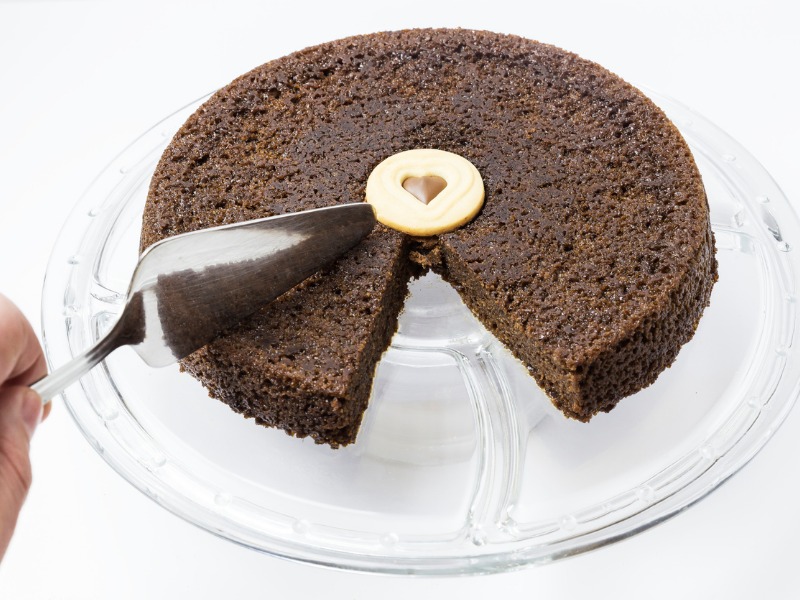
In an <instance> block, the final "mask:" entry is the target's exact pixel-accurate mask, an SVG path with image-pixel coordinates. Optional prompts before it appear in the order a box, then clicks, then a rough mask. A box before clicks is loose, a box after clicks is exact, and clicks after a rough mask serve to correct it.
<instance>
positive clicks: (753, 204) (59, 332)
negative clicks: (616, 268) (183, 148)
mask: <svg viewBox="0 0 800 600" xmlns="http://www.w3.org/2000/svg"><path fill="white" fill-rule="evenodd" d="M650 95H651V97H653V98H654V100H655V101H656V103H657V104H659V105H660V106H661V107H662V108H664V110H665V111H666V112H667V114H668V115H669V116H670V118H672V120H673V121H674V122H675V123H676V125H677V126H678V127H679V129H680V130H681V132H682V133H683V135H684V136H685V138H686V139H687V141H688V142H689V145H690V146H691V148H692V151H693V152H694V155H695V159H696V161H697V163H698V165H699V167H700V170H701V172H702V175H703V178H704V181H705V185H706V189H707V192H708V196H709V202H710V205H711V217H712V224H713V228H714V232H715V235H716V243H717V256H718V259H719V269H720V273H719V282H718V283H717V284H716V287H715V288H714V292H713V295H712V298H711V306H710V307H709V308H708V309H707V310H706V312H705V314H704V316H703V318H702V320H701V323H700V326H699V328H698V330H697V333H696V335H695V337H694V339H693V340H692V341H691V342H690V343H689V344H687V345H686V346H684V348H683V349H682V350H681V352H680V355H679V356H678V359H677V360H676V362H675V363H674V365H673V366H672V367H671V368H670V369H668V370H667V371H665V372H664V373H663V374H662V375H661V376H660V377H659V379H658V380H657V381H656V383H655V384H653V385H652V386H650V387H649V388H647V389H645V390H644V391H642V392H640V393H638V394H636V395H635V396H632V397H630V398H627V399H625V400H623V401H622V402H621V403H620V404H619V406H618V407H617V408H616V409H615V410H614V411H612V412H611V413H609V414H601V415H599V416H597V417H595V418H594V419H593V420H592V422H591V423H589V424H583V423H579V422H576V421H571V420H568V419H566V418H565V417H563V416H562V415H561V413H559V412H558V411H556V410H555V409H554V408H553V407H552V405H551V404H550V401H549V400H548V399H547V398H546V397H545V396H544V394H543V393H542V392H541V391H540V390H539V389H538V387H537V386H536V384H535V383H534V382H533V380H532V379H531V378H530V377H529V376H528V374H527V372H526V370H525V369H524V368H523V367H522V365H521V364H519V363H518V362H517V361H516V360H514V359H513V358H512V357H511V356H510V355H509V354H508V352H507V351H506V350H505V349H504V348H503V347H502V345H501V344H499V343H498V342H497V341H496V340H495V339H494V338H493V337H492V336H491V335H490V334H488V333H487V332H486V330H485V329H484V328H483V327H482V326H481V325H480V323H479V322H478V321H476V320H475V318H474V317H472V315H471V314H470V312H469V311H468V310H467V309H466V308H465V306H464V305H463V303H462V302H461V301H460V299H459V297H458V295H457V294H456V292H455V291H454V290H453V289H452V288H450V287H449V286H448V285H447V284H445V283H444V282H443V281H442V280H441V279H439V278H438V277H436V276H434V275H428V276H425V277H423V278H422V279H420V280H418V281H415V282H413V283H412V285H411V290H412V291H411V296H410V298H409V299H408V301H407V303H406V306H405V310H404V312H403V314H402V315H401V318H400V327H399V331H398V333H397V334H396V335H395V337H394V339H393V341H392V345H391V348H390V349H389V350H388V351H387V353H386V354H385V355H384V357H383V359H382V361H381V362H380V365H379V367H378V370H377V376H376V379H375V383H374V387H373V391H372V400H371V404H370V408H369V409H368V411H367V413H366V416H365V419H364V422H363V425H362V427H361V431H360V434H359V437H358V441H357V442H356V443H355V444H354V445H351V446H349V447H347V448H343V449H339V450H331V449H330V448H328V447H327V446H317V445H315V444H314V443H313V442H312V441H311V440H308V439H306V440H299V439H294V438H291V437H289V436H287V435H286V434H284V433H283V432H281V431H277V430H271V429H265V428H263V427H260V426H257V425H255V424H254V422H253V421H252V420H245V419H243V418H242V417H240V416H239V415H237V414H235V413H233V412H232V411H231V410H230V409H229V408H228V407H227V406H225V405H224V404H222V403H220V402H218V401H216V400H213V399H210V398H208V396H207V394H206V393H205V391H204V389H203V388H202V387H201V386H200V384H199V383H197V382H196V381H195V380H194V379H192V378H191V377H190V376H189V375H187V374H183V373H180V372H179V370H178V367H177V366H173V367H167V368H165V369H150V368H148V367H147V366H146V365H145V364H144V363H143V362H142V361H141V360H140V359H139V358H138V356H137V355H136V354H135V353H134V352H133V351H132V350H130V349H128V348H123V349H120V350H118V351H117V352H115V353H114V354H112V355H111V356H110V357H109V358H108V359H107V360H106V362H105V363H104V364H103V365H102V366H100V367H98V368H96V369H95V370H94V371H93V372H91V373H90V374H89V375H87V376H86V377H84V378H83V380H82V381H81V382H80V383H78V384H75V385H73V386H71V387H70V388H69V389H68V390H67V391H66V392H65V393H64V400H65V402H66V404H67V406H68V408H69V410H70V412H71V413H72V415H73V417H74V418H75V421H76V422H77V424H78V426H79V427H80V429H81V430H82V431H83V433H84V435H85V436H86V438H87V439H88V440H89V442H90V443H91V444H92V445H93V446H94V447H95V448H96V450H97V451H98V453H100V455H101V456H102V457H103V458H104V459H105V460H106V461H107V462H108V464H109V465H111V466H112V467H113V468H114V469H115V470H116V471H117V472H118V473H119V474H120V475H122V476H123V477H124V478H125V479H127V480H128V481H129V482H130V483H131V484H133V485H134V486H135V487H137V488H138V489H140V490H141V491H143V492H144V493H145V494H147V495H148V496H150V497H151V498H152V499H153V500H155V501H156V502H158V503H159V504H161V505H162V506H163V507H165V508H166V509H168V510H170V511H172V512H173V513H175V514H176V515H178V516H180V517H182V518H184V519H186V520H187V521H189V522H191V523H194V524H196V525H198V526H200V527H202V528H205V529H207V530H208V531H210V532H212V533H214V534H216V535H219V536H222V537H225V538H228V539H230V540H233V541H235V542H238V543H240V544H243V545H245V546H249V547H251V548H254V549H257V550H261V551H264V552H267V553H270V554H273V555H278V556H283V557H287V558H291V559H295V560H300V561H305V562H310V563H317V564H324V565H329V566H334V567H340V568H347V569H356V570H363V571H376V572H385V573H414V574H436V575H441V574H457V573H483V572H493V571H503V570H508V569H512V568H516V567H519V566H523V565H528V564H534V563H542V562H548V561H552V560H554V559H558V558H561V557H565V556H569V555H573V554H576V553H579V552H583V551H586V550H590V549H593V548H597V547H599V546H602V545H604V544H607V543H610V542H613V541H615V540H619V539H622V538H625V537H627V536H629V535H632V534H634V533H637V532H639V531H642V530H644V529H646V528H647V527H650V526H652V525H654V524H657V523H659V522H661V521H663V520H664V519H666V518H668V517H670V516H672V515H674V514H676V513H677V512H679V511H681V510H683V509H685V508H687V507H689V506H690V505H692V504H693V503H694V502H696V501H698V500H699V499H701V498H703V497H704V496H705V495H706V494H708V493H709V492H710V491H712V490H713V489H714V488H716V487H717V486H718V485H719V484H720V483H722V482H723V481H725V479H727V478H728V477H730V476H731V475H732V474H734V473H735V472H736V471H738V470H739V469H740V468H741V467H742V466H743V465H745V464H746V463H747V462H748V461H749V460H750V459H751V458H752V457H753V456H754V455H755V454H756V453H757V452H758V450H759V449H760V448H761V447H762V446H763V445H764V444H765V443H766V441H767V440H768V439H769V438H770V437H771V436H772V434H773V433H774V432H775V430H776V429H777V427H778V426H779V425H780V423H781V422H782V421H783V420H784V418H785V417H786V415H787V413H788V411H789V410H790V408H791V406H792V404H793V403H794V400H795V398H796V396H797V393H798V381H799V380H800V362H799V361H798V355H797V352H796V348H795V337H796V334H797V327H798V323H797V303H796V294H797V290H796V286H797V281H798V275H799V273H798V267H799V265H798V252H799V251H800V224H798V220H797V217H796V215H795V214H794V213H793V211H792V209H791V207H790V206H789V203H788V201H787V199H786V198H785V197H784V195H783V194H782V192H781V191H780V189H779V188H778V187H777V186H776V184H775V183H774V182H773V180H772V179H771V178H770V176H769V175H768V174H767V173H766V172H765V171H764V169H763V168H762V167H761V166H760V165H759V164H758V162H756V160H755V159H754V158H752V157H751V156H750V155H749V154H748V153H747V152H746V151H745V150H744V149H743V148H742V147H741V146H739V145H738V144H736V143H735V142H734V141H733V140H731V139H730V138H729V137H728V136H727V135H726V134H725V133H723V132H722V131H720V130H719V129H717V128H716V127H715V126H713V125H712V124H711V123H709V122H708V121H706V120H705V119H703V118H702V117H700V116H699V115H697V114H695V113H693V112H691V111H690V110H689V109H687V108H686V107H684V106H682V105H680V104H678V103H676V102H675V101H673V100H670V99H668V98H665V97H662V96H658V95H656V94H652V93H651V94H650ZM204 100H205V98H203V99H201V100H199V101H197V102H195V103H193V104H192V105H190V106H187V107H185V108H184V109H182V110H180V111H178V112H177V113H175V114H173V115H172V116H170V117H168V118H167V119H166V120H164V121H163V122H161V123H159V124H158V125H157V126H155V127H154V128H153V129H151V130H150V131H148V132H147V133H145V134H144V135H143V136H142V137H140V138H139V139H138V140H136V141H135V142H134V143H133V144H132V145H131V146H130V147H128V148H127V149H126V150H125V151H124V152H123V153H122V154H121V155H120V156H118V157H117V158H116V159H115V160H114V161H113V162H112V163H111V164H110V165H109V166H108V168H106V169H105V170H104V171H103V172H102V173H101V174H100V175H99V176H98V178H97V179H96V180H95V182H94V183H93V184H92V185H91V187H90V188H89V190H88V191H87V192H86V194H85V195H84V196H83V197H82V198H81V200H80V201H79V203H78V205H77V207H76V208H75V210H74V212H73V213H72V215H71V216H70V218H69V220H68V222H67V224H66V226H65V227H64V230H63V232H62V233H61V235H60V237H59V239H58V241H57V243H56V246H55V249H54V251H53V255H52V259H51V262H50V264H49V266H48V270H47V276H46V281H45V287H44V293H43V318H42V322H43V329H44V338H45V346H46V352H47V356H48V360H49V362H50V364H51V365H52V366H58V365H62V364H64V363H66V362H67V361H68V360H69V359H71V358H72V357H73V356H74V355H76V354H78V353H79V352H80V351H82V350H83V349H85V348H86V347H88V346H89V345H91V344H92V343H94V342H95V341H96V340H97V339H98V338H99V337H100V336H101V335H102V334H103V333H104V332H105V331H107V330H108V329H109V327H110V325H111V324H112V323H113V322H114V321H115V319H116V318H117V317H118V316H119V314H120V311H121V309H122V304H123V300H124V294H125V292H126V289H127V285H128V281H129V277H130V275H131V273H132V271H133V268H134V265H135V263H136V260H137V249H138V242H139V229H140V223H141V215H142V209H143V206H144V202H145V198H146V194H147V187H148V183H149V180H150V177H151V175H152V172H153V169H154V167H155V164H156V162H157V160H158V158H159V156H160V154H161V152H162V150H163V149H164V147H165V146H166V145H167V144H168V142H169V140H170V138H171V136H172V134H173V133H174V132H175V131H176V130H177V128H178V127H179V126H180V125H181V124H182V123H183V121H184V120H185V119H186V118H187V117H188V116H189V115H190V114H191V113H192V112H193V111H194V110H195V109H196V108H197V107H198V106H199V104H200V103H201V102H202V101H204Z"/></svg>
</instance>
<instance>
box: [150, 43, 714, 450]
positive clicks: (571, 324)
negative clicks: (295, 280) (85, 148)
mask: <svg viewBox="0 0 800 600" xmlns="http://www.w3.org/2000/svg"><path fill="white" fill-rule="evenodd" d="M418 148H430V149H437V150H444V151H447V152H451V153H455V154H457V155H460V156H461V157H464V158H466V159H467V160H468V161H469V162H471V163H472V165H474V166H475V167H476V168H477V170H478V172H479V173H480V175H481V177H482V179H483V185H484V188H485V200H484V203H483V206H482V207H481V208H480V210H479V212H478V213H477V215H476V216H474V218H472V220H471V221H469V222H467V223H466V224H464V225H462V226H460V227H458V228H457V229H455V230H453V231H449V232H446V233H440V234H438V235H434V236H431V237H414V236H412V235H408V234H406V233H401V232H400V231H396V230H394V229H391V228H389V227H386V226H383V225H378V226H377V227H376V229H375V230H374V231H373V233H372V234H371V235H370V236H369V237H368V238H367V239H366V240H365V241H363V242H362V243H361V244H359V245H358V246H357V247H356V248H354V249H353V250H352V251H350V252H349V253H348V254H347V255H345V256H344V257H343V258H341V259H340V260H338V261H337V262H336V263H335V264H334V265H332V266H331V267H329V268H327V269H326V270H324V271H323V272H321V273H319V274H318V275H316V276H314V277H312V278H311V279H309V280H306V281H305V282H304V283H303V284H301V285H299V286H297V287H296V288H294V289H292V290H291V291H290V292H288V293H286V294H284V295H283V296H282V297H280V298H279V299H278V300H277V301H275V302H273V303H272V304H271V305H269V306H267V307H265V308H264V309H263V310H261V311H260V312H259V313H257V314H256V315H255V316H253V317H252V318H251V319H250V320H249V321H248V322H246V323H243V324H242V325H241V326H240V327H239V328H237V329H236V330H235V331H232V332H230V333H229V334H226V335H225V336H223V337H221V338H219V339H218V340H217V341H215V342H213V343H212V344H209V345H208V346H206V347H205V348H203V349H201V350H199V351H197V352H195V353H194V354H192V355H191V356H189V357H188V358H187V359H185V360H184V361H182V364H183V367H184V368H185V369H186V370H187V371H189V372H190V373H191V374H193V375H194V376H195V377H197V378H198V379H199V380H200V381H202V382H203V384H204V385H205V386H206V387H207V388H208V389H209V391H210V393H211V395H213V396H215V397H217V398H219V399H221V400H223V401H224V402H226V403H227V404H229V405H230V406H231V407H232V408H233V409H235V410H237V411H239V412H241V413H243V414H244V415H246V416H248V417H254V418H255V419H256V420H257V421H258V422H259V423H261V424H264V425H269V426H275V427H280V428H282V429H284V430H286V431H287V432H289V433H291V434H294V435H297V436H308V435H310V436H312V437H313V438H314V439H315V440H316V441H318V442H321V443H327V444H330V445H331V446H334V447H335V446H338V445H343V444H348V443H350V442H352V441H353V440H354V439H355V437H356V434H357V432H358V427H359V424H360V422H361V418H362V415H363V413H364V410H365V409H366V407H367V402H368V399H369V396H370V391H371V385H372V380H373V376H374V371H375V367H376V364H377V362H378V360H379V359H380V356H381V354H382V353H383V352H384V350H385V349H386V348H387V346H388V344H389V342H390V340H391V337H392V335H393V333H394V332H395V329H396V325H397V315H398V313H399V311H400V310H401V308H402V305H403V301H404V298H405V295H406V290H407V283H408V280H409V278H410V277H412V276H414V275H418V274H420V273H421V272H424V271H425V270H427V269H434V270H435V271H437V272H439V273H440V274H441V275H442V276H443V277H444V278H445V279H446V280H447V281H448V282H450V283H451V284H452V285H453V286H454V287H455V289H456V290H458V292H459V293H460V295H461V297H462V298H463V300H464V302H465V303H466V304H467V306H468V307H469V308H470V309H471V310H472V311H473V313H474V314H475V315H476V316H477V317H478V319H480V320H481V321H482V322H483V323H484V325H485V326H486V327H487V328H488V329H490V330H491V331H492V332H493V333H494V334H495V335H496V336H497V338H498V339H499V340H501V341H502V342H503V343H504V344H506V346H507V347H508V348H509V349H510V350H511V351H512V352H513V353H514V355H515V356H516V357H517V358H518V359H519V360H520V361H522V363H524V364H525V365H526V367H527V368H528V369H529V371H530V373H531V374H532V375H533V377H535V379H536V381H537V382H538V383H539V385H540V386H541V387H542V389H543V390H544V391H545V392H546V393H547V394H548V395H549V396H550V398H551V399H552V401H553V403H554V404H555V405H556V406H557V407H558V408H559V409H561V410H562V411H563V412H564V414H565V415H567V416H569V417H573V418H576V419H580V420H582V421H586V420H589V419H590V418H591V417H592V416H593V415H594V414H596V413H597V412H599V411H608V410H610V409H611V408H613V407H614V405H615V404H616V403H617V402H618V401H619V400H620V399H621V398H623V397H624V396H627V395H629V394H632V393H634V392H636V391H638V390H640V389H641V388H643V387H645V386H647V385H649V384H650V383H652V382H653V381H654V380H655V379H656V377H657V376H658V374H659V373H660V372H661V371H662V370H663V369H665V368H666V367H668V366H669V365H670V364H671V363H672V361H673V360H674V358H675V356H676V355H677V353H678V351H679V349H680V347H681V346H682V345H683V344H684V343H686V342H687V341H688V340H689V339H690V338H691V337H692V335H693V334H694V331H695V328H696V326H697V323H698V320H699V318H700V316H701V314H702V311H703V309H704V308H705V306H706V305H707V304H708V300H709V296H710V293H711V288H712V286H713V284H714V281H715V280H716V276H717V275H716V268H717V265H716V260H715V258H714V241H713V236H712V233H711V229H710V226H709V215H708V205H707V200H706V196H705V192H704V189H703V184H702V181H701V179H700V175H699V173H698V171H697V168H696V166H695V164H694V161H693V159H692V156H691V154H690V151H689V149H688V147H687V145H686V143H685V142H684V141H683V139H682V138H681V136H680V134H679V133H678V131H677V130H676V129H675V127H674V126H673V125H672V124H671V123H670V122H669V120H668V119H667V118H666V117H665V116H664V114H663V113H662V111H661V110H659V109H658V108H657V107H656V106H655V105H654V104H653V103H652V102H651V101H649V100H648V99H647V98H646V97H645V96H643V95H642V94H641V93H640V92H639V91H638V90H636V89H635V88H633V87H632V86H630V85H628V84H627V83H625V82H624V81H622V80H621V79H619V78H618V77H616V76H614V75H613V74H611V73H609V72H608V71H606V70H605V69H603V68H602V67H600V66H598V65H596V64H594V63H592V62H589V61H586V60H584V59H581V58H579V57H578V56H575V55H574V54H571V53H568V52H565V51H563V50H560V49H558V48H555V47H552V46H548V45H545V44H540V43H538V42H534V41H530V40H527V39H522V38H519V37H514V36H506V35H499V34H494V33H488V32H478V31H467V30H412V31H401V32H392V33H378V34H374V35H366V36H358V37H353V38H349V39H344V40H340V41H336V42H332V43H329V44H324V45H321V46H317V47H314V48H309V49H306V50H302V51H300V52H297V53H295V54H292V55H290V56H287V57H284V58H281V59H278V60H275V61H272V62H270V63H267V64H265V65H263V66H261V67H258V68H256V69H254V70H253V71H251V72H249V73H247V74H245V75H243V76H242V77H240V78H238V79H236V80H235V81H234V82H232V83H231V84H230V85H228V86H227V87H225V88H224V89H222V90H220V91H219V92H217V93H216V94H214V96H213V97H212V98H211V99H210V100H208V101H207V102H206V103H205V104H204V105H203V106H202V107H200V109H198V111H197V112H196V113H195V114H194V115H193V116H192V117H191V118H190V119H189V120H188V121H187V122H186V124H185V125H184V126H183V127H182V128H181V129H180V131H179V132H178V133H177V134H176V135H175V137H174V139H173V140H172V142H171V143H170V145H169V147H168V148H167V149H166V151H165V152H164V155H163V156H162V158H161V161H160V163H159V165H158V168H157V170H156V172H155V175H154V177H153V180H152V183H151V187H150V194H149V198H148V202H147V206H146V209H145V214H144V224H143V232H142V248H144V247H146V246H148V245H150V244H152V243H154V242H156V241H158V240H160V239H162V238H164V237H167V236H170V235H174V234H178V233H182V232H186V231H192V230H196V229H201V228H205V227H210V226H215V225H221V224H226V223H232V222H235V221H241V220H246V219H253V218H259V217H265V216H271V215H278V214H282V213H287V212H293V211H299V210H305V209H310V208H319V207H323V206H330V205H334V204H340V203H347V202H362V201H364V199H365V188H366V184H367V180H368V178H369V176H370V173H371V172H372V171H373V169H374V168H375V167H376V166H377V165H378V164H379V163H381V162H382V161H384V160H385V159H387V158H388V157H390V156H392V155H394V154H397V153H399V152H402V151H405V150H411V149H418ZM445 189H446V188H445ZM434 201H435V200H434Z"/></svg>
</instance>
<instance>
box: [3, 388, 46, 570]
mask: <svg viewBox="0 0 800 600" xmlns="http://www.w3.org/2000/svg"><path fill="white" fill-rule="evenodd" d="M41 410H42V401H41V399H40V398H39V396H38V395H37V394H36V392H34V391H33V390H31V389H30V388H27V387H24V386H16V387H5V388H0V558H2V555H3V554H4V553H5V549H6V548H7V546H8V542H9V540H10V539H11V535H12V534H13V533H14V527H15V526H16V523H17V515H18V514H19V511H20V509H21V508H22V503H23V502H24V501H25V496H26V495H27V494H28V488H30V485H31V479H32V476H31V463H30V457H29V450H30V440H31V436H32V435H33V432H34V430H35V429H36V425H37V424H38V422H39V419H40V415H41Z"/></svg>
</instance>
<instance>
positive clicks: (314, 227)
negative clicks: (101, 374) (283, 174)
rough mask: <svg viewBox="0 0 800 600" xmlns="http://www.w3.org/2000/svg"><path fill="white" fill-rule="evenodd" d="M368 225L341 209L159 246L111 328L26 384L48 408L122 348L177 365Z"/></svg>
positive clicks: (352, 208)
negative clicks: (44, 374)
mask: <svg viewBox="0 0 800 600" xmlns="http://www.w3.org/2000/svg"><path fill="white" fill-rule="evenodd" d="M374 225H375V215H374V212H373V209H372V206H371V205H369V204H366V203H357V204H342V205H339V206H333V207H329V208H320V209H315V210H308V211H303V212H297V213H291V214H286V215H281V216H277V217H269V218H266V219H257V220H255V221H246V222H243V223H235V224H233V225H224V226H222V227H214V228H211V229H203V230H200V231H195V232H191V233H185V234H181V235H177V236H175V237H171V238H167V239H165V240H162V241H160V242H157V243H156V244H153V245H152V246H150V247H149V248H148V249H147V250H145V252H144V253H143V254H142V256H141V257H140V259H139V263H138V264H137V266H136V269H135V270H134V273H133V278H132V279H131V283H130V287H129V289H128V295H127V299H126V302H125V307H124V309H123V311H122V314H121V315H120V318H119V319H118V320H117V322H116V324H115V325H114V326H113V327H112V328H111V331H110V332H109V333H108V334H107V335H106V336H105V337H103V338H101V339H100V340H99V341H98V342H97V343H96V344H95V345H94V346H92V347H91V348H89V349H88V350H86V351H85V352H83V353H82V354H80V355H79V356H76V357H75V358H73V359H72V360H71V361H70V362H69V363H67V364H66V365H64V366H63V367H61V368H59V369H57V370H56V371H54V372H53V373H51V374H50V375H47V376H46V377H44V378H43V379H40V380H39V381H38V382H36V383H35V384H34V385H33V386H31V387H32V388H33V389H34V390H35V391H36V392H37V393H38V394H39V395H40V396H41V397H42V399H43V400H44V401H45V402H48V401H49V400H50V399H51V398H52V397H53V396H55V395H56V394H58V393H60V392H62V391H63V390H64V389H65V388H66V387H67V386H68V385H70V384H72V383H73V382H75V381H76V380H78V379H79V378H80V377H81V376H83V375H84V374H86V373H87V372H88V371H89V370H90V369H92V368H93V367H95V366H96V365H97V364H98V363H100V362H101V361H102V360H103V359H104V358H105V357H106V356H108V355H109V353H111V352H113V351H114V350H116V349H117V348H119V347H120V346H125V345H130V346H132V347H133V349H134V350H135V351H136V352H137V353H138V354H139V356H141V357H142V359H143V360H144V361H145V362H146V363H147V364H148V365H150V366H153V367H161V366H166V365H168V364H171V363H174V362H175V361H177V360H179V359H181V358H183V357H185V356H188V355H189V354H191V353H192V352H194V351H195V350H197V349H198V348H201V347H202V346H204V345H205V344H207V343H208V342H210V341H211V340H213V339H214V338H215V337H217V336H218V335H219V334H220V333H222V332H223V331H225V330H227V329H229V328H231V327H233V326H235V325H236V324H238V323H239V322H241V321H242V319H244V318H245V317H247V316H249V315H251V314H252V313H254V312H255V311H257V310H258V309H259V308H261V307H263V306H264V305H265V304H267V303H269V302H271V301H272V300H274V299H275V298H277V297H278V296H280V295H281V294H283V293H284V292H286V291H287V290H289V289H291V288H292V287H294V286H295V285H297V284H298V283H300V282H301V281H303V280H304V279H306V278H307V277H309V276H310V275H312V274H313V273H315V272H316V271H318V270H319V269H320V268H321V267H323V266H325V265H326V264H328V263H330V262H332V261H333V260H334V259H336V258H337V257H339V256H341V255H342V254H343V253H344V252H346V251H347V250H349V249H350V248H352V247H353V246H355V245H356V244H357V243H358V242H359V241H360V240H361V239H363V238H364V237H365V236H366V235H367V234H368V233H369V232H370V231H372V228H373V227H374Z"/></svg>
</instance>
